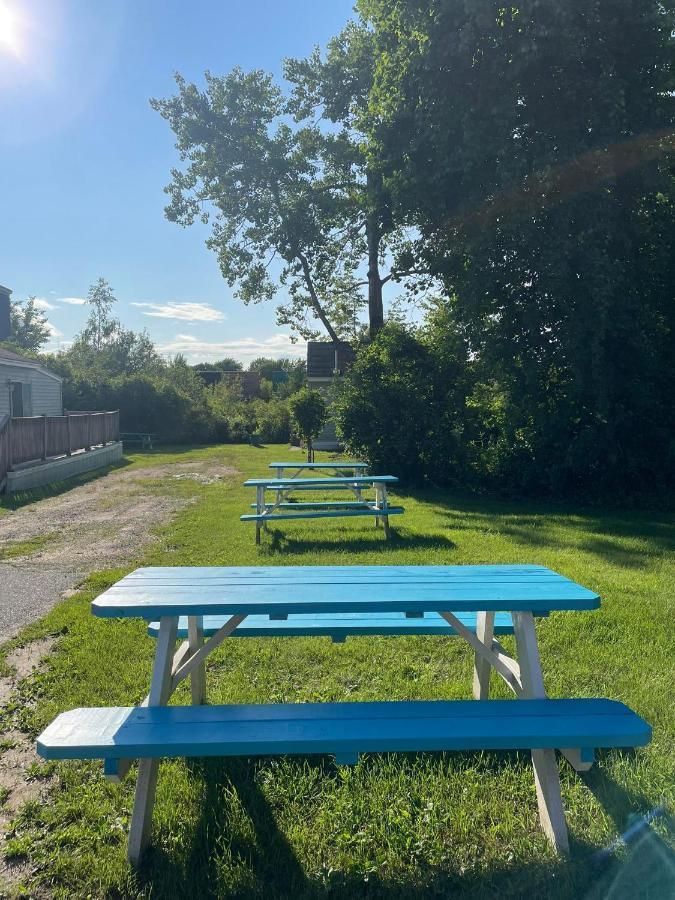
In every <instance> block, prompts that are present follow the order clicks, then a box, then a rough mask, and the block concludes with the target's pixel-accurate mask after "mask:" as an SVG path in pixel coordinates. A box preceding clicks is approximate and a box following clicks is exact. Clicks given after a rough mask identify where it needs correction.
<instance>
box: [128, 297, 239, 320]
mask: <svg viewBox="0 0 675 900" xmlns="http://www.w3.org/2000/svg"><path fill="white" fill-rule="evenodd" d="M131 305H132V306H137V307H139V308H141V309H143V310H147V312H145V311H144V312H143V315H144V316H153V317H155V318H158V319H180V320H181V321H183V322H222V321H223V320H224V318H225V316H224V315H223V313H222V312H221V311H220V310H219V309H214V308H213V306H209V304H208V303H177V302H176V301H175V300H169V302H168V303H132V304H131Z"/></svg>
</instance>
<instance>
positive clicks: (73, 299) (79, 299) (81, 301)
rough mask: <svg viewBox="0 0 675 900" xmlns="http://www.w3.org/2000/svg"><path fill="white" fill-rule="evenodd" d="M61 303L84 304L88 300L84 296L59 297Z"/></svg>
mask: <svg viewBox="0 0 675 900" xmlns="http://www.w3.org/2000/svg"><path fill="white" fill-rule="evenodd" d="M58 302H59V303H67V304H68V305H69V306H84V304H85V303H86V302H87V301H86V300H85V299H84V297H59V298H58Z"/></svg>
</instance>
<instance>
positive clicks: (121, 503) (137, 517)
mask: <svg viewBox="0 0 675 900" xmlns="http://www.w3.org/2000/svg"><path fill="white" fill-rule="evenodd" d="M232 474H235V470H234V469H231V468H229V467H227V466H222V465H218V464H217V463H215V462H214V461H213V460H204V461H201V460H197V461H193V462H188V463H185V462H181V463H170V464H164V465H160V466H155V467H150V468H144V469H133V470H132V471H126V470H124V469H121V470H117V471H114V472H111V473H110V474H108V475H106V476H104V477H102V478H98V479H95V480H94V481H90V482H88V483H87V484H83V485H80V486H78V487H74V488H72V489H71V490H68V491H65V492H64V493H63V494H59V496H57V497H50V498H48V499H45V500H38V501H36V502H35V503H31V504H29V505H28V506H24V507H22V508H21V509H18V510H16V511H13V512H9V513H6V514H5V515H2V516H0V557H1V556H2V555H3V551H4V553H5V554H6V553H8V552H12V551H13V550H21V549H22V548H21V545H22V544H24V543H27V542H32V547H31V548H28V552H27V554H26V555H19V556H16V557H15V558H12V559H8V560H5V561H4V562H0V643H2V642H4V641H6V640H8V639H9V638H10V637H12V636H13V635H14V634H16V633H17V632H18V631H20V629H21V628H23V627H24V626H25V625H27V624H28V623H29V622H31V621H34V620H35V619H36V618H38V617H39V616H40V615H42V614H44V613H45V612H47V610H49V609H50V608H51V607H52V606H53V605H54V604H55V603H56V602H57V601H58V600H59V599H60V597H62V596H63V594H64V593H65V592H67V591H69V590H72V589H73V588H74V587H75V585H76V584H77V583H78V582H80V581H81V580H82V578H83V577H84V576H86V575H87V574H88V573H89V572H91V571H94V570H96V569H107V568H112V567H114V566H116V565H120V564H121V563H128V562H132V561H133V560H134V559H137V558H138V557H139V556H140V555H141V554H142V552H143V550H144V549H145V547H146V546H147V545H148V544H149V543H150V542H151V541H152V540H153V539H154V531H155V530H156V529H157V528H158V527H159V526H161V525H163V524H164V523H165V522H167V521H169V519H170V518H171V517H172V515H174V514H175V513H176V512H177V510H179V509H180V508H181V507H183V506H185V505H186V504H188V503H190V502H192V498H190V497H189V496H187V497H186V496H184V495H181V496H176V495H173V494H172V493H171V492H170V491H168V492H162V491H161V484H162V482H165V483H166V481H169V482H170V481H171V480H174V479H175V480H187V481H192V482H194V483H202V484H210V483H212V482H214V481H219V480H220V479H221V478H224V477H226V476H227V475H232Z"/></svg>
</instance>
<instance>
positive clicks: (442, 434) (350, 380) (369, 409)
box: [332, 325, 466, 483]
mask: <svg viewBox="0 0 675 900" xmlns="http://www.w3.org/2000/svg"><path fill="white" fill-rule="evenodd" d="M461 372H462V365H461V359H460V357H459V356H458V354H455V353H446V354H441V353H437V352H435V350H434V348H433V347H432V346H429V344H428V343H426V342H425V341H424V340H422V339H420V337H418V336H417V335H415V334H412V333H410V332H408V331H406V330H405V329H404V328H403V327H401V326H399V325H389V326H387V328H385V329H384V330H383V331H382V332H380V334H379V335H378V336H377V338H376V339H375V340H374V341H373V342H372V343H371V344H369V345H364V346H363V347H361V349H360V350H359V351H358V353H357V358H356V361H355V363H354V365H353V366H352V368H351V369H350V370H349V372H348V373H347V375H346V376H345V378H344V380H343V382H342V384H341V385H340V386H339V388H337V389H336V396H335V398H334V401H333V405H332V411H333V415H334V417H335V422H336V427H337V431H338V435H339V436H340V438H341V439H342V441H343V443H344V445H345V447H346V449H347V450H348V452H349V453H350V454H353V455H355V456H357V457H359V458H362V459H365V460H367V461H368V463H369V464H370V466H371V469H372V470H373V471H376V472H379V473H383V474H389V475H398V476H399V477H400V478H402V479H404V480H405V481H408V482H421V481H433V482H443V483H455V482H459V481H460V480H461V477H462V474H463V473H464V471H465V468H466V460H465V454H464V447H463V441H462V432H463V426H462V419H461V413H462V411H463V398H462V387H463V379H462V378H460V377H458V375H459V374H460V373H461Z"/></svg>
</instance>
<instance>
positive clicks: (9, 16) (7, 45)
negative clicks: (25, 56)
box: [0, 0, 21, 56]
mask: <svg viewBox="0 0 675 900" xmlns="http://www.w3.org/2000/svg"><path fill="white" fill-rule="evenodd" d="M2 50H9V51H10V52H11V53H14V54H16V55H17V56H18V55H19V51H20V50H21V36H20V34H19V21H18V19H17V17H16V14H15V13H14V12H13V11H12V10H11V9H10V7H9V6H7V4H6V3H3V0H0V51H2Z"/></svg>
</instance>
